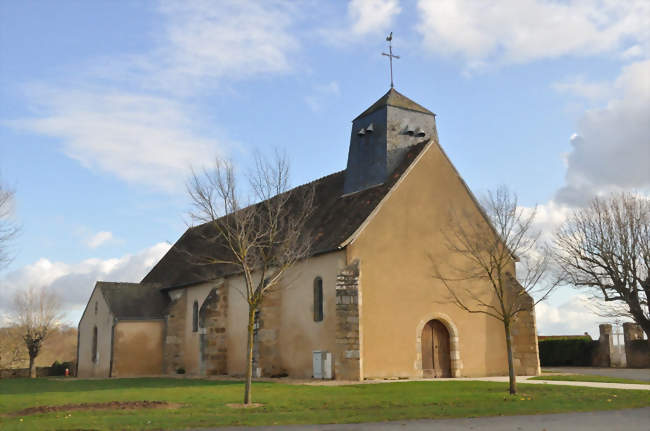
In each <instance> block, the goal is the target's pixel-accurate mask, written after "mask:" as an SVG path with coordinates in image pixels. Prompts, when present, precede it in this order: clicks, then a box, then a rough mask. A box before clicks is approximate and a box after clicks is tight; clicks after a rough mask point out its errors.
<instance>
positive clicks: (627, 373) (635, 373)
mask: <svg viewBox="0 0 650 431" xmlns="http://www.w3.org/2000/svg"><path fill="white" fill-rule="evenodd" d="M542 368H543V369H544V370H545V371H546V370H548V371H552V372H554V373H571V374H593V375H596V376H605V377H617V378H621V379H633V380H647V381H650V368H598V367H584V368H583V367H542Z"/></svg>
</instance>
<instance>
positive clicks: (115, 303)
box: [97, 281, 169, 320]
mask: <svg viewBox="0 0 650 431" xmlns="http://www.w3.org/2000/svg"><path fill="white" fill-rule="evenodd" d="M97 288H99V289H101V291H102V294H103V295H104V299H106V302H107V303H108V308H109V309H110V310H111V313H113V316H114V317H115V318H116V319H118V320H129V319H134V320H148V319H162V318H163V317H164V311H165V308H166V307H167V304H168V303H169V299H168V298H167V295H161V294H160V285H158V284H151V283H112V282H106V281H98V282H97Z"/></svg>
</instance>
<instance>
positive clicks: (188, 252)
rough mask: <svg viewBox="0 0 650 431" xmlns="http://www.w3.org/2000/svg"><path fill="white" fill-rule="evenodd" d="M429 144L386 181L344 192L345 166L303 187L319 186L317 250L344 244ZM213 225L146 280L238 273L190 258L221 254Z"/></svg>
mask: <svg viewBox="0 0 650 431" xmlns="http://www.w3.org/2000/svg"><path fill="white" fill-rule="evenodd" d="M423 109H424V108H423ZM427 143H428V141H424V142H421V143H419V144H417V145H414V146H413V147H411V148H410V149H409V151H408V152H407V153H406V155H405V156H404V159H403V160H402V162H401V164H400V165H399V166H398V167H397V168H396V169H395V171H394V172H393V173H392V174H391V175H390V176H389V178H388V180H387V181H386V182H385V183H384V184H381V185H378V186H374V187H371V188H368V189H366V190H362V191H360V192H357V193H353V194H349V195H345V196H344V195H343V183H344V182H345V171H340V172H337V173H334V174H331V175H328V176H326V177H323V178H320V179H318V180H316V181H314V182H313V183H309V184H305V185H302V186H299V187H298V188H301V187H308V186H310V185H313V186H314V193H315V195H314V205H315V207H314V213H313V215H312V216H311V218H310V219H309V220H308V222H307V223H306V226H305V228H306V230H308V231H309V232H311V233H312V234H313V235H314V239H315V241H314V244H313V246H312V249H311V255H312V256H313V255H317V254H322V253H327V252H330V251H334V250H337V249H340V248H341V245H342V243H343V242H344V241H345V240H347V239H348V238H349V237H350V236H351V235H352V234H353V233H354V232H355V231H356V230H357V229H358V228H359V227H360V226H361V224H362V223H363V222H364V221H365V220H366V219H367V218H368V216H369V215H370V214H371V212H372V211H373V210H374V209H375V208H376V207H377V205H378V204H379V203H380V202H381V200H382V199H383V197H384V196H386V194H387V193H388V191H389V190H390V189H391V187H392V186H393V185H394V184H395V182H396V181H397V180H398V179H399V178H400V177H401V175H402V174H403V173H404V171H405V170H406V169H407V168H408V166H409V165H410V164H411V163H412V162H413V160H414V159H415V158H416V157H417V155H418V154H419V153H420V152H421V151H422V149H423V148H424V147H425V146H426V145H427ZM210 229H214V227H213V226H212V225H211V224H210V223H206V224H203V225H200V226H196V227H192V228H190V229H188V230H187V231H185V233H184V234H183V235H182V236H181V238H180V239H179V240H178V241H176V243H175V244H174V245H173V246H172V248H171V249H170V250H169V251H168V252H167V254H165V256H163V258H162V259H161V260H160V261H159V262H158V263H157V264H156V266H154V267H153V269H152V270H151V271H150V272H149V274H147V275H146V276H145V277H144V278H143V279H142V283H157V284H159V285H160V286H161V287H162V288H163V289H168V288H177V287H183V286H188V285H191V284H195V283H199V282H203V281H208V280H214V279H217V278H220V277H224V276H227V275H232V274H236V273H238V272H239V271H238V269H237V268H236V267H234V266H232V265H224V264H211V265H197V264H196V262H195V261H194V262H190V256H192V255H194V256H196V255H197V254H198V255H202V254H203V255H208V254H211V255H213V256H214V254H215V253H217V254H218V253H220V251H218V250H215V247H214V244H210V243H208V241H206V240H205V239H204V238H205V236H206V235H205V234H203V233H204V232H206V230H210ZM221 252H223V250H222V251H221Z"/></svg>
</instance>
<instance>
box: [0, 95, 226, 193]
mask: <svg viewBox="0 0 650 431" xmlns="http://www.w3.org/2000/svg"><path fill="white" fill-rule="evenodd" d="M30 94H31V95H32V98H33V100H34V103H38V104H39V105H38V106H39V110H40V111H41V112H42V115H40V116H39V117H37V118H31V119H21V120H17V121H13V122H11V124H13V125H14V126H15V127H18V128H22V129H26V130H30V131H34V132H37V133H40V134H43V135H46V136H52V137H55V138H58V139H59V140H60V141H61V146H62V150H63V152H64V153H65V154H66V155H67V156H68V157H71V158H73V159H76V160H78V161H79V162H80V163H81V164H82V165H83V166H85V167H87V168H88V169H99V170H101V171H104V172H109V173H111V174H113V175H115V176H117V177H118V178H121V179H123V180H126V181H128V182H133V183H142V184H147V185H149V186H151V187H154V188H157V189H162V190H168V191H174V190H179V189H182V187H183V185H184V181H185V177H186V175H187V173H188V171H189V167H190V165H197V164H201V163H202V162H203V161H204V160H205V159H206V158H211V157H213V156H215V155H216V154H217V152H218V151H219V150H220V149H221V148H222V147H223V145H220V144H221V142H218V141H217V140H216V139H209V138H206V137H204V136H202V135H201V134H199V132H195V130H197V129H199V128H200V127H201V125H200V124H198V121H197V120H196V116H193V115H192V114H193V112H192V110H191V109H190V108H188V107H187V106H186V105H184V104H182V103H180V102H177V101H174V100H172V99H169V98H166V97H162V96H150V95H145V94H136V93H133V92H124V91H119V90H109V89H106V88H92V89H88V90H69V89H53V88H42V87H37V88H34V89H32V90H31V92H30Z"/></svg>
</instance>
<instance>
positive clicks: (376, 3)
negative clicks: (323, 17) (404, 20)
mask: <svg viewBox="0 0 650 431" xmlns="http://www.w3.org/2000/svg"><path fill="white" fill-rule="evenodd" d="M401 11H402V9H401V8H400V7H399V2H398V1H397V0H351V1H350V3H348V18H349V20H350V22H351V29H352V32H353V33H354V34H356V35H366V34H369V33H377V32H385V31H387V30H388V29H389V28H390V26H391V24H392V23H393V19H394V18H395V17H396V16H397V15H399V13H400V12H401Z"/></svg>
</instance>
